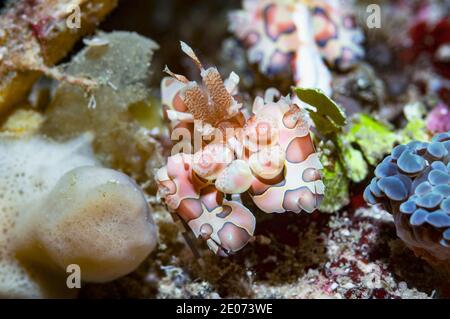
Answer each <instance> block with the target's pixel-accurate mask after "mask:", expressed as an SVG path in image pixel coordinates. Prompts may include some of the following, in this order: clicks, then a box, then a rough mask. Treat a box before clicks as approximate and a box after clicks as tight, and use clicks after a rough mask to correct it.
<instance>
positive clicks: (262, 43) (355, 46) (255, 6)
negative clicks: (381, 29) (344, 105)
mask: <svg viewBox="0 0 450 319" xmlns="http://www.w3.org/2000/svg"><path fill="white" fill-rule="evenodd" d="M242 6H243V9H242V10H237V11H235V12H233V13H232V14H231V15H230V30H231V31H232V32H233V33H234V34H235V35H236V37H237V38H238V39H240V40H241V41H242V42H243V44H244V45H245V46H246V47H247V48H248V58H249V61H250V62H251V63H258V64H259V69H260V71H261V72H262V73H264V74H267V75H269V76H274V75H277V74H281V73H284V72H288V71H290V70H291V69H293V70H294V79H295V81H296V84H297V86H300V87H314V88H321V89H322V90H323V91H324V92H325V93H326V94H330V93H331V88H330V82H331V75H330V72H329V70H328V69H327V67H326V66H325V65H324V63H323V62H322V58H323V59H324V60H325V61H326V62H327V64H328V65H330V66H331V67H332V68H336V69H338V70H347V69H348V68H350V67H351V66H352V65H353V64H354V63H355V61H357V60H358V59H360V58H361V57H362V55H363V49H362V48H361V46H360V43H361V42H362V33H361V31H360V30H359V29H358V28H357V27H356V25H355V21H354V18H353V16H352V15H351V14H350V13H349V10H348V8H347V7H345V6H344V5H342V4H340V3H339V2H338V1H317V0H315V1H298V0H281V1H276V0H243V2H242Z"/></svg>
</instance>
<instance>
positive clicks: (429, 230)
mask: <svg viewBox="0 0 450 319" xmlns="http://www.w3.org/2000/svg"><path fill="white" fill-rule="evenodd" d="M449 195H450V131H449V132H446V133H441V134H437V135H435V136H434V137H433V139H432V141H431V142H429V143H428V142H418V141H413V142H410V143H408V144H406V145H398V146H396V147H395V148H394V149H393V150H392V153H391V155H389V156H387V157H386V158H385V159H384V160H383V161H382V162H381V163H380V164H379V165H378V166H377V168H376V169H375V177H374V178H373V179H372V181H371V182H370V184H369V185H368V186H367V188H366V189H365V191H364V198H365V200H366V201H367V202H368V203H370V204H382V206H384V207H385V208H386V209H387V210H388V211H389V212H391V213H392V214H393V216H394V220H395V225H396V228H397V234H398V236H399V237H400V238H401V239H402V240H403V241H404V242H405V243H406V245H407V246H408V247H410V248H411V249H412V250H413V251H414V252H415V253H416V254H417V255H418V256H420V257H423V258H424V259H426V260H427V261H428V262H430V264H432V265H434V266H436V267H438V268H440V269H444V271H447V272H448V273H449V274H450V197H449Z"/></svg>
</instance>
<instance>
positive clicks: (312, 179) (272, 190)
mask: <svg viewBox="0 0 450 319" xmlns="http://www.w3.org/2000/svg"><path fill="white" fill-rule="evenodd" d="M182 49H183V51H184V52H185V53H186V54H187V55H189V56H190V57H191V58H192V59H193V60H194V62H195V63H196V64H197V66H198V67H199V68H200V70H201V76H202V80H203V85H199V84H197V83H196V82H191V81H189V80H188V79H187V78H185V77H184V76H182V75H178V74H174V73H172V72H170V71H168V70H167V72H168V73H169V74H170V75H171V77H168V78H165V79H163V81H162V84H161V91H162V99H163V104H164V105H165V108H166V112H167V115H168V118H169V119H170V120H171V127H172V128H173V129H174V132H175V129H176V128H177V127H178V128H179V127H185V126H183V125H190V127H191V129H192V130H194V131H195V130H201V133H202V134H206V135H208V134H210V133H211V132H215V133H216V135H217V136H219V138H215V139H214V140H213V141H211V142H209V143H206V142H204V141H203V142H204V144H202V147H201V148H200V150H198V151H197V152H195V153H194V154H190V153H188V152H186V153H178V154H173V153H172V154H173V155H172V156H170V157H169V158H168V160H167V165H166V166H165V167H163V168H161V169H160V170H159V171H158V174H157V182H158V184H159V194H160V196H161V198H162V199H163V200H164V202H165V203H166V205H167V207H168V208H169V210H170V211H171V212H174V213H176V214H178V215H179V216H180V217H181V218H182V220H184V222H185V223H186V224H187V225H188V226H189V227H190V228H191V229H192V231H193V233H194V234H195V236H196V237H201V238H203V239H204V240H206V242H207V244H208V245H209V247H210V248H211V249H212V250H213V251H214V252H215V253H217V254H220V255H228V254H231V253H234V252H236V251H238V250H240V249H241V248H243V247H244V246H245V245H246V244H247V242H248V241H249V240H250V238H251V237H252V235H253V233H254V230H255V217H254V216H253V214H252V213H251V212H250V210H249V209H248V208H247V207H246V206H244V204H243V202H242V200H241V197H240V195H241V194H244V193H245V194H248V195H249V197H250V198H252V200H253V202H254V203H255V204H256V206H258V207H259V208H260V209H261V210H262V211H264V212H266V213H283V212H286V211H292V212H296V213H300V212H301V211H306V212H308V213H311V212H312V211H314V210H315V209H316V208H317V207H318V205H319V203H320V200H321V198H322V195H323V192H324V185H323V183H322V181H321V173H320V169H321V168H322V165H321V163H320V161H319V158H318V154H317V153H316V152H315V149H314V145H313V142H312V140H311V137H310V134H309V126H308V122H307V120H306V118H305V117H304V113H303V111H302V110H301V109H300V108H299V107H298V106H297V105H295V104H292V103H291V102H290V100H289V99H288V98H281V99H280V100H278V101H276V102H275V101H273V96H272V97H271V94H266V99H263V98H261V97H258V98H256V99H255V101H254V104H253V114H252V115H251V116H248V115H246V112H245V111H244V110H243V109H242V108H241V104H240V103H238V102H237V99H236V98H235V96H234V95H235V94H236V93H237V84H238V81H239V78H238V76H237V75H236V74H234V73H232V75H231V76H230V78H229V79H227V80H226V81H225V82H223V81H222V80H221V77H220V74H219V73H218V71H217V69H216V68H208V69H206V70H205V69H204V68H203V66H202V64H201V63H200V61H199V60H198V58H197V57H196V56H195V54H194V52H193V51H192V49H191V48H190V47H188V46H187V45H186V44H184V43H182ZM269 93H270V92H269ZM195 120H198V121H202V122H203V123H204V122H206V124H207V125H208V126H209V129H207V130H205V128H204V126H202V127H201V128H200V129H199V128H198V125H195V124H194V127H193V128H192V122H193V121H195ZM185 128H186V127H185ZM230 129H231V130H230ZM205 143H206V144H205Z"/></svg>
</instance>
